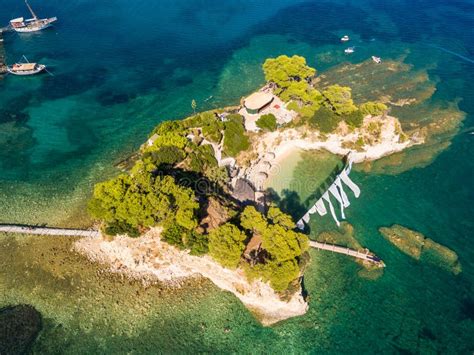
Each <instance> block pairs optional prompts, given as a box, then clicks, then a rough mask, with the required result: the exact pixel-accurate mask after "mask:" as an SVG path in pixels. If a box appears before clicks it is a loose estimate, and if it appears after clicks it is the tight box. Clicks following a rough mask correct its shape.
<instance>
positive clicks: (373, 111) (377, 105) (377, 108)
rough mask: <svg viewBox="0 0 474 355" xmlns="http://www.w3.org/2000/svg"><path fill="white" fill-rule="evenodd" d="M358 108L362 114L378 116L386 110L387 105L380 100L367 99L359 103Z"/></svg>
mask: <svg viewBox="0 0 474 355" xmlns="http://www.w3.org/2000/svg"><path fill="white" fill-rule="evenodd" d="M360 110H361V112H362V113H363V114H364V115H372V116H379V115H381V114H383V113H384V112H385V111H387V110H388V107H387V105H385V104H383V103H381V102H374V101H368V102H365V103H363V104H362V105H360Z"/></svg>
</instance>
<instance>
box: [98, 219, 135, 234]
mask: <svg viewBox="0 0 474 355" xmlns="http://www.w3.org/2000/svg"><path fill="white" fill-rule="evenodd" d="M105 234H107V235H114V236H115V235H128V236H129V237H130V238H138V237H139V236H140V232H139V231H138V229H137V228H136V227H132V226H131V225H129V224H127V223H125V222H120V221H114V222H112V223H109V224H108V225H107V226H106V227H105Z"/></svg>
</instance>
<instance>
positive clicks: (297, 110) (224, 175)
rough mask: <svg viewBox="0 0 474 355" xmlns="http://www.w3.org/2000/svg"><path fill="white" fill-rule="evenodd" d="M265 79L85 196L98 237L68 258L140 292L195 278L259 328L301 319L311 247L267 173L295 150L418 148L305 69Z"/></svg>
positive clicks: (167, 131) (281, 67) (275, 69)
mask: <svg viewBox="0 0 474 355" xmlns="http://www.w3.org/2000/svg"><path fill="white" fill-rule="evenodd" d="M374 65H375V64H374ZM263 71H264V73H265V78H266V81H267V83H266V84H265V86H263V87H262V88H261V89H260V90H258V91H257V92H255V93H253V94H251V95H249V96H248V97H247V98H245V99H242V101H241V105H239V106H235V107H229V108H223V109H216V110H212V111H207V112H201V113H195V114H193V115H192V116H190V117H188V118H185V119H182V120H176V121H165V122H163V123H161V124H160V125H158V126H157V127H156V128H155V129H154V130H153V132H151V134H150V136H149V138H148V140H147V141H146V142H145V143H144V144H143V145H142V146H141V148H140V151H139V152H138V153H137V154H136V155H135V156H134V157H133V158H131V159H129V160H128V161H127V162H125V163H124V164H123V165H122V167H123V169H124V172H123V173H121V174H120V175H118V176H117V177H115V178H113V179H111V180H109V181H105V182H102V183H99V184H97V185H96V186H95V188H94V192H93V197H92V199H91V200H90V202H89V206H88V210H89V212H90V214H91V216H92V217H93V218H94V219H95V220H97V221H99V223H100V225H101V231H102V234H103V235H104V236H107V237H104V238H102V239H93V238H90V239H82V240H79V241H77V242H76V244H75V249H76V250H78V251H80V252H81V253H84V254H85V255H87V256H88V257H89V258H90V259H92V260H94V261H98V262H102V263H107V264H108V265H110V267H111V269H112V270H113V271H115V272H124V273H126V274H127V275H129V276H131V277H137V278H140V279H143V280H146V279H147V278H150V279H158V280H161V281H168V282H174V281H176V280H178V279H180V278H183V277H190V276H193V275H201V276H203V277H206V278H208V279H210V280H211V281H213V282H214V283H215V284H216V285H217V286H218V287H220V288H222V289H224V290H227V291H230V292H232V293H234V294H235V295H236V296H237V297H238V298H239V299H240V300H241V301H242V302H243V303H244V304H245V305H246V306H247V307H248V308H249V309H250V310H251V311H252V312H253V313H254V314H255V315H256V316H257V317H258V318H259V319H260V320H261V321H262V323H263V324H272V323H275V322H277V321H279V320H282V319H286V318H289V317H293V316H297V315H301V314H304V313H305V312H306V311H307V307H308V306H307V303H306V301H305V300H304V298H303V295H302V290H301V285H300V284H301V277H302V275H303V273H304V270H305V266H306V265H307V264H308V263H309V262H310V256H309V253H308V250H309V247H310V241H309V238H308V236H307V235H306V234H304V233H302V232H301V231H299V230H297V229H296V223H295V221H294V220H293V219H292V217H291V216H289V215H288V214H286V213H284V212H282V211H281V210H280V209H279V208H278V206H276V205H275V204H273V203H272V201H271V199H269V198H268V196H267V194H266V193H265V181H266V180H267V178H268V176H269V174H271V169H272V167H273V166H275V165H278V164H284V159H285V153H286V152H287V151H288V150H291V149H295V148H299V149H305V150H314V149H324V150H327V151H329V152H331V153H333V154H338V155H340V156H345V155H347V154H348V153H351V157H352V159H353V160H354V162H364V161H372V160H376V159H379V158H381V157H384V156H387V155H389V154H392V153H395V152H400V151H402V150H404V149H405V148H407V147H409V146H412V145H415V144H420V143H422V142H423V139H422V138H420V137H419V136H417V137H413V136H412V137H410V136H408V135H407V134H406V133H404V132H403V130H402V128H401V125H400V122H399V121H398V119H397V118H395V117H392V116H390V115H389V114H388V111H389V108H388V107H387V106H386V105H385V104H383V103H380V102H374V101H362V102H358V103H356V102H354V100H353V98H352V90H351V88H350V87H348V86H340V85H337V84H336V83H331V85H323V84H322V81H321V80H320V78H319V77H318V76H317V75H316V70H315V69H314V68H311V67H309V66H308V65H307V63H306V60H305V58H303V57H300V56H293V57H288V56H284V55H282V56H279V57H277V58H269V59H267V60H266V61H265V63H264V64H263ZM195 106H196V105H195V104H193V109H195V108H196V107H195Z"/></svg>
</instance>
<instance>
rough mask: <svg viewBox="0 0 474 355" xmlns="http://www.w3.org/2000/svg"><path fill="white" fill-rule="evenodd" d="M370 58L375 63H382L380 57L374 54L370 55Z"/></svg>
mask: <svg viewBox="0 0 474 355" xmlns="http://www.w3.org/2000/svg"><path fill="white" fill-rule="evenodd" d="M372 60H373V61H374V62H375V63H377V64H380V63H382V58H380V57H376V56H374V55H373V56H372Z"/></svg>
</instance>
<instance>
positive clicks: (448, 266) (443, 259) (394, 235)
mask: <svg viewBox="0 0 474 355" xmlns="http://www.w3.org/2000/svg"><path fill="white" fill-rule="evenodd" d="M379 232H380V233H381V234H382V235H383V236H384V238H385V239H387V240H388V241H389V242H390V243H392V244H393V245H395V246H396V247H397V248H398V249H400V250H401V251H402V252H403V253H405V254H407V255H409V256H411V257H412V258H413V259H416V260H420V261H426V262H429V263H431V264H434V265H437V266H439V267H441V268H443V269H445V270H448V271H450V272H452V273H453V274H455V275H457V274H459V273H460V272H461V271H462V268H461V264H460V262H459V260H458V256H457V254H456V253H455V252H454V251H452V250H451V249H449V248H447V247H445V246H444V245H441V244H439V243H436V242H435V241H433V240H431V239H429V238H426V237H425V236H424V235H423V234H421V233H419V232H416V231H413V230H411V229H408V228H406V227H403V226H400V225H397V224H396V225H393V226H392V227H390V228H388V227H382V228H380V229H379Z"/></svg>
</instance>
